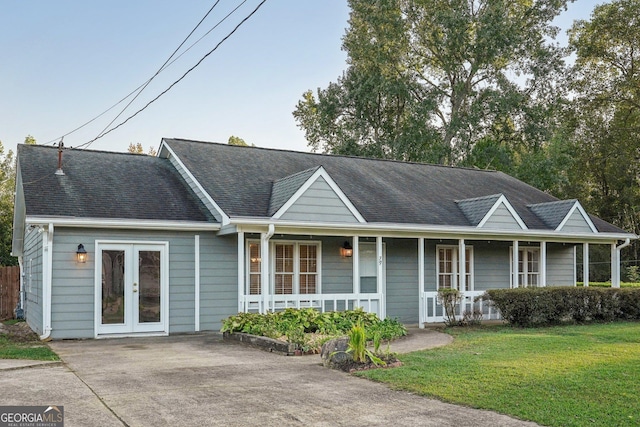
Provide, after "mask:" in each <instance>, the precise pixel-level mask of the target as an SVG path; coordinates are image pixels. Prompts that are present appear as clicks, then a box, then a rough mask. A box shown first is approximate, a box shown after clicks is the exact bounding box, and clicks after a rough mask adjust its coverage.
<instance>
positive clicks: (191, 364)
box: [0, 334, 535, 427]
mask: <svg viewBox="0 0 640 427" xmlns="http://www.w3.org/2000/svg"><path fill="white" fill-rule="evenodd" d="M51 347H52V348H53V349H54V351H56V352H57V353H58V354H59V355H60V357H61V358H62V359H63V361H64V363H63V364H58V365H53V366H48V367H47V366H46V365H45V367H42V366H41V367H37V368H31V369H21V370H8V371H5V372H3V373H2V375H1V376H0V389H2V390H3V394H4V396H3V398H2V400H3V402H2V404H3V405H10V404H29V405H49V404H56V405H64V410H65V421H66V423H65V425H66V426H90V425H96V426H112V425H113V426H122V425H125V426H203V425H224V426H251V425H260V426H302V425H305V426H377V425H379V426H389V425H394V426H456V427H461V426H478V425H485V426H535V424H533V423H527V422H523V421H519V420H515V419H513V418H509V417H507V416H504V415H499V414H495V413H492V412H488V411H480V410H476V409H471V408H465V407H459V406H455V405H449V404H445V403H442V402H439V401H437V400H431V399H426V398H424V397H420V396H416V395H412V394H410V393H406V392H400V391H393V390H390V389H389V388H388V387H386V386H384V385H382V384H377V383H373V382H370V381H368V380H364V379H359V378H356V377H353V376H350V375H348V374H345V373H342V372H337V371H332V370H329V369H326V368H323V367H322V366H321V364H320V359H319V356H305V357H285V356H280V355H276V354H271V353H267V352H263V351H260V350H256V349H252V348H246V347H244V346H243V345H241V344H231V343H226V342H223V341H222V340H221V337H220V336H219V335H218V334H202V335H185V336H171V337H162V338H124V339H110V340H88V341H58V342H52V343H51ZM11 388H14V389H15V390H16V392H9V394H7V390H8V389H9V390H10V389H11ZM5 397H8V398H5Z"/></svg>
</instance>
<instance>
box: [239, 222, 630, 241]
mask: <svg viewBox="0 0 640 427" xmlns="http://www.w3.org/2000/svg"><path fill="white" fill-rule="evenodd" d="M230 221H231V225H235V226H237V227H238V229H242V231H244V232H245V233H253V232H255V233H260V232H264V230H265V229H266V227H268V226H269V225H270V224H273V225H275V227H276V228H277V232H278V233H283V234H286V233H287V232H291V233H294V234H316V235H334V236H335V235H336V233H342V234H344V235H359V236H373V235H377V234H380V235H385V236H389V237H392V236H396V237H410V238H417V237H428V238H450V239H459V238H468V239H478V240H523V241H527V240H534V239H536V240H542V241H548V242H575V243H596V244H597V243H612V242H614V241H618V240H624V239H627V238H629V239H637V238H638V236H636V235H635V234H633V233H598V234H583V233H561V232H557V231H554V230H530V229H526V230H522V231H513V230H495V229H490V230H489V229H478V228H477V227H473V226H467V227H464V226H456V227H452V226H441V225H423V224H397V223H375V224H372V223H364V224H354V223H329V222H312V221H309V222H303V221H282V220H274V219H270V218H256V217H231V218H230Z"/></svg>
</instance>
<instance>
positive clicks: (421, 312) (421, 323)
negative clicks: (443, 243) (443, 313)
mask: <svg viewBox="0 0 640 427" xmlns="http://www.w3.org/2000/svg"><path fill="white" fill-rule="evenodd" d="M418 303H419V304H420V306H419V307H418V313H419V314H418V316H419V319H418V326H419V327H420V329H424V322H425V315H424V308H425V307H424V303H425V302H424V237H420V238H418Z"/></svg>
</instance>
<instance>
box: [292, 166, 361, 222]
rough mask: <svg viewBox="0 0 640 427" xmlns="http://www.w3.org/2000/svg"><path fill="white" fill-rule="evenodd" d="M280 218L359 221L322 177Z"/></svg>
mask: <svg viewBox="0 0 640 427" xmlns="http://www.w3.org/2000/svg"><path fill="white" fill-rule="evenodd" d="M280 218H281V219H288V220H293V221H327V222H358V220H357V219H356V217H354V216H353V214H352V213H351V211H350V210H349V209H348V208H347V206H346V205H345V204H344V203H343V202H342V200H340V198H339V197H338V195H337V194H336V193H335V192H334V191H333V189H332V188H331V187H330V186H329V184H327V182H326V181H325V180H324V178H322V177H319V178H318V179H317V180H316V181H315V182H314V183H313V184H311V186H310V187H309V188H308V189H307V191H305V192H304V194H302V195H301V196H300V197H299V198H298V200H296V201H295V203H293V205H291V206H290V207H289V209H287V211H286V212H285V213H284V214H283V215H282V216H281V217H280Z"/></svg>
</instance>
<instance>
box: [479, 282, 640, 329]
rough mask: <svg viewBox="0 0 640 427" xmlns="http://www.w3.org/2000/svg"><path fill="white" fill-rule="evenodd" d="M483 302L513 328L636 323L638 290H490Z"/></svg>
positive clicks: (639, 307)
mask: <svg viewBox="0 0 640 427" xmlns="http://www.w3.org/2000/svg"><path fill="white" fill-rule="evenodd" d="M483 299H485V300H490V301H491V303H492V304H493V305H494V306H495V307H496V308H497V309H498V310H499V311H500V314H501V315H502V318H503V319H504V320H506V321H507V322H509V323H511V324H513V325H517V326H534V325H548V324H557V323H560V322H563V321H575V322H587V321H607V322H608V321H613V320H622V319H640V289H638V288H628V289H617V288H608V289H607V288H599V287H596V288H592V287H587V288H584V287H547V288H518V289H492V290H489V291H486V292H485V295H484V296H483Z"/></svg>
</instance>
